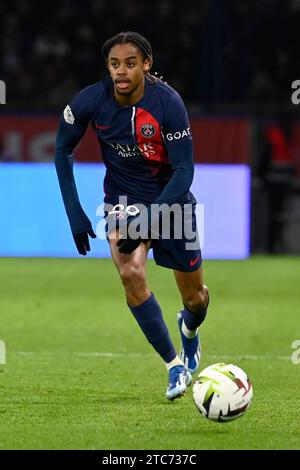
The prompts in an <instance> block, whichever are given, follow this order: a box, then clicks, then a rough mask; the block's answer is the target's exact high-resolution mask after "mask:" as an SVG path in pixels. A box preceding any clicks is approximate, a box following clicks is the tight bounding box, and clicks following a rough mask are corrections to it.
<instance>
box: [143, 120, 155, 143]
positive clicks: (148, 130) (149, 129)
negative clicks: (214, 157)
mask: <svg viewBox="0 0 300 470" xmlns="http://www.w3.org/2000/svg"><path fill="white" fill-rule="evenodd" d="M141 134H142V135H143V136H144V137H148V139H149V138H150V137H153V136H154V134H155V127H154V126H153V124H144V125H143V126H142V127H141Z"/></svg>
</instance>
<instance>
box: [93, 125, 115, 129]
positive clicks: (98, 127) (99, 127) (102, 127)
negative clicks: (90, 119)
mask: <svg viewBox="0 0 300 470" xmlns="http://www.w3.org/2000/svg"><path fill="white" fill-rule="evenodd" d="M95 127H97V129H109V128H110V127H112V126H100V124H95Z"/></svg>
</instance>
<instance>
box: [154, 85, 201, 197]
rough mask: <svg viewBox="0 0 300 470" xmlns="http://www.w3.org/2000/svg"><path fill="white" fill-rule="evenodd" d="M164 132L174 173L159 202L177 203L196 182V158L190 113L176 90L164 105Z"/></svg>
mask: <svg viewBox="0 0 300 470" xmlns="http://www.w3.org/2000/svg"><path fill="white" fill-rule="evenodd" d="M163 135H164V139H165V145H166V149H167V154H168V159H169V161H170V164H171V167H172V170H173V172H172V176H171V178H170V180H169V182H168V183H167V184H166V186H165V187H164V189H163V191H162V192H161V193H160V195H159V196H158V198H157V199H156V200H155V201H154V202H155V203H156V204H164V203H165V204H168V205H171V204H174V203H176V202H179V201H180V199H181V198H182V196H184V194H186V193H187V192H188V190H189V189H190V186H191V184H192V182H193V176H194V158H193V142H192V136H191V129H190V122H189V118H188V114H187V111H186V108H185V106H184V103H183V101H182V99H181V97H180V96H179V95H178V94H177V93H176V94H175V93H174V94H173V95H172V96H171V97H169V99H168V103H167V104H166V105H165V117H164V122H163Z"/></svg>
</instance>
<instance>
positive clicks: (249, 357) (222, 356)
mask: <svg viewBox="0 0 300 470" xmlns="http://www.w3.org/2000/svg"><path fill="white" fill-rule="evenodd" d="M7 352H8V354H17V355H18V356H77V357H108V358H114V357H145V356H151V355H152V354H153V353H134V352H120V353H113V352H98V351H95V352H76V351H73V352H72V351H58V352H55V351H41V352H39V351H7ZM203 358H204V359H218V360H227V359H228V360H233V359H237V360H243V359H244V360H249V361H290V360H291V357H290V356H271V355H255V354H245V355H243V354H241V355H234V354H204V355H203Z"/></svg>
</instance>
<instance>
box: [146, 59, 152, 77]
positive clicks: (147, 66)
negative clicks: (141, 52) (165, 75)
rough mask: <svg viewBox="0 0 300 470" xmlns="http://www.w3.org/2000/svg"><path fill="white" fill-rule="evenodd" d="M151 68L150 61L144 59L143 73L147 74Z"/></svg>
mask: <svg viewBox="0 0 300 470" xmlns="http://www.w3.org/2000/svg"><path fill="white" fill-rule="evenodd" d="M151 67H152V59H150V58H149V57H147V59H145V61H144V72H145V73H148V72H149V71H150V69H151Z"/></svg>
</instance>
